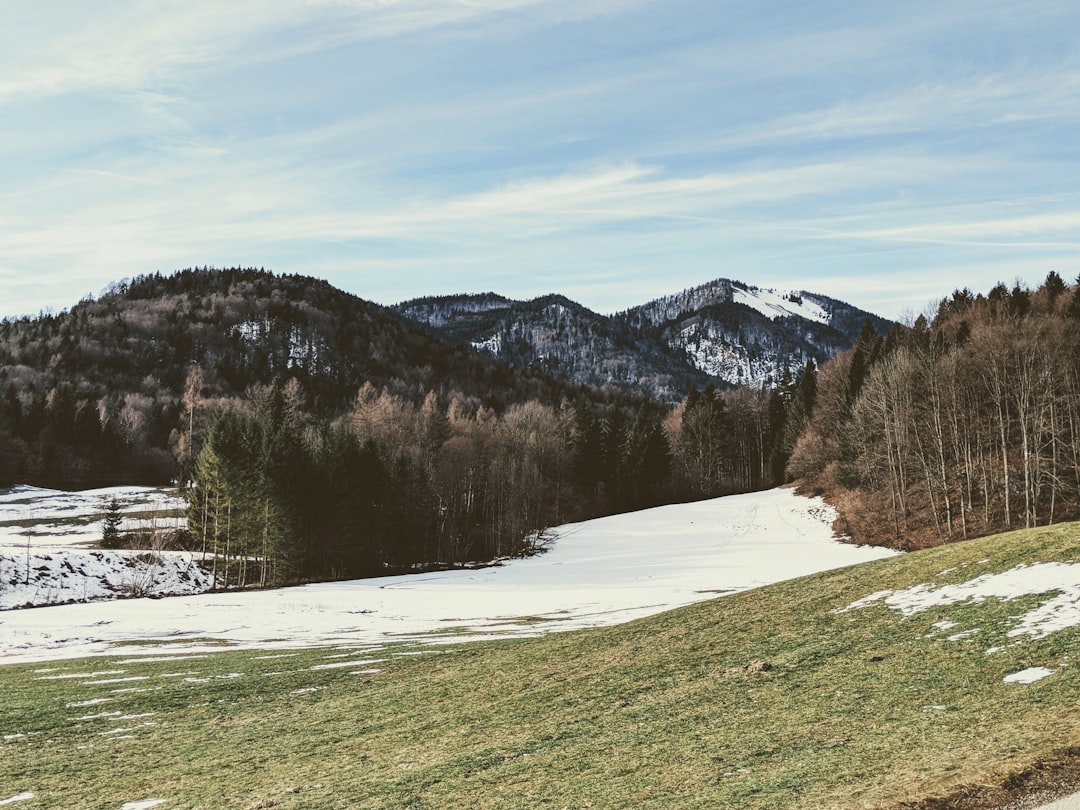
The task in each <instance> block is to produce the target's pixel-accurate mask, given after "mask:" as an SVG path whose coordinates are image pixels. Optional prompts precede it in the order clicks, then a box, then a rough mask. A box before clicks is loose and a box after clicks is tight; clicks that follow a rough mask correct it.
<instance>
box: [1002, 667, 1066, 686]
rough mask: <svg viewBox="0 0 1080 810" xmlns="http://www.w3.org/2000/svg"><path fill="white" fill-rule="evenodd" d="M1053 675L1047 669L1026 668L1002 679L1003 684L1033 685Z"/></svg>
mask: <svg viewBox="0 0 1080 810" xmlns="http://www.w3.org/2000/svg"><path fill="white" fill-rule="evenodd" d="M1053 674H1054V670H1052V669H1047V668H1046V667H1028V668H1027V669H1022V670H1020V671H1019V672H1014V673H1012V674H1011V675H1006V676H1005V677H1004V678H1002V681H1003V682H1004V683H1035V682H1036V681H1041V680H1042V679H1043V678H1048V677H1050V676H1051V675H1053Z"/></svg>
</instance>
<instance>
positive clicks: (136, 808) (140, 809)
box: [120, 799, 167, 810]
mask: <svg viewBox="0 0 1080 810" xmlns="http://www.w3.org/2000/svg"><path fill="white" fill-rule="evenodd" d="M166 801H167V800H166V799H143V800H142V801H138V802H124V803H123V804H122V805H121V806H120V810H150V809H151V808H152V807H158V806H160V805H162V804H165V802H166Z"/></svg>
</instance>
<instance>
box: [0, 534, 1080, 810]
mask: <svg viewBox="0 0 1080 810" xmlns="http://www.w3.org/2000/svg"><path fill="white" fill-rule="evenodd" d="M1049 561H1061V562H1064V563H1069V564H1070V565H1069V566H1067V567H1063V566H1058V567H1056V568H1055V569H1054V570H1056V571H1057V572H1058V574H1062V573H1064V576H1065V578H1066V579H1068V578H1069V577H1072V583H1074V584H1075V585H1076V586H1078V587H1080V564H1078V563H1080V524H1068V525H1062V526H1057V527H1053V528H1048V529H1039V530H1032V531H1026V532H1016V533H1011V534H1007V535H998V536H995V537H991V538H985V539H981V540H974V541H970V542H967V543H961V544H955V545H952V546H947V547H942V548H937V549H932V550H928V551H923V552H917V553H912V554H909V555H905V556H900V557H894V558H890V559H887V560H883V561H879V562H874V563H868V564H865V565H861V566H857V567H854V568H849V569H844V570H840V571H835V572H828V573H824V574H819V575H815V576H812V577H808V578H804V579H799V580H793V581H790V582H786V583H781V584H779V585H774V586H770V587H766V588H762V589H758V590H755V591H748V592H745V593H741V594H736V595H732V596H728V597H724V598H720V599H716V600H714V601H711V602H705V603H701V604H698V605H695V606H691V607H688V608H683V609H680V610H676V611H672V612H670V613H666V614H662V615H660V616H656V617H653V618H649V619H645V620H641V621H637V622H632V623H629V624H625V625H621V626H618V627H614V628H610V629H603V630H591V631H584V632H572V633H558V634H553V635H549V636H546V637H544V638H542V639H536V640H524V641H521V640H519V641H504V642H493V643H486V644H455V643H454V640H453V632H452V630H448V632H447V642H448V644H447V645H446V646H445V647H437V648H418V647H416V646H412V645H409V644H408V643H403V644H402V645H400V646H398V647H389V648H382V649H377V650H356V649H352V650H347V649H330V650H327V649H320V650H302V651H293V652H286V653H281V652H275V653H258V652H243V653H241V652H229V651H221V652H208V653H206V654H205V655H203V656H201V657H190V655H188V656H176V657H168V656H165V655H164V653H165V652H166V651H165V650H164V649H163V657H160V658H155V659H148V658H146V657H141V658H128V657H124V656H123V650H118V651H117V655H116V656H115V657H112V658H97V659H90V660H82V661H67V662H61V663H55V664H49V665H45V664H42V665H20V666H8V667H3V668H0V786H2V789H0V800H2V799H4V798H5V797H7V796H11V795H14V794H19V793H20V792H23V791H26V792H32V793H33V794H34V795H35V798H34V799H33V800H27V801H26V802H25V803H20V804H19V805H18V806H20V807H26V808H28V810H30V808H39V807H50V808H52V807H57V808H59V807H82V808H94V807H103V808H104V807H110V808H116V807H118V806H120V805H121V803H123V802H128V801H131V802H134V801H144V800H149V799H155V798H156V799H164V800H165V802H164V803H163V804H161V805H159V806H160V807H163V808H181V807H183V808H191V807H206V808H209V807H239V808H269V807H281V808H326V807H364V808H449V807H473V808H477V807H491V808H537V807H554V808H563V807H572V808H585V807H592V808H617V807H635V808H680V810H681V809H682V808H718V807H724V808H887V807H900V806H904V807H923V808H929V807H987V806H994V803H995V802H998V803H1000V802H1003V801H1004V800H1006V799H1008V797H1009V793H1010V790H1019V789H1023V788H1025V787H1030V785H1032V784H1036V783H1038V781H1039V780H1040V779H1041V778H1043V777H1044V776H1046V775H1047V774H1048V775H1049V777H1050V778H1054V779H1057V778H1059V777H1060V772H1061V769H1064V770H1065V771H1066V772H1067V771H1069V769H1070V768H1073V767H1074V766H1075V764H1076V761H1077V760H1076V755H1077V754H1078V753H1080V713H1078V712H1077V711H1076V707H1077V705H1080V672H1078V671H1077V666H1076V659H1077V657H1078V655H1080V627H1077V626H1075V625H1074V626H1072V627H1064V628H1063V629H1057V630H1055V631H1053V632H1047V633H1046V634H1045V635H1042V636H1041V637H1033V636H1031V635H1025V634H1016V633H1015V632H1014V633H1013V634H1011V635H1010V631H1014V630H1015V629H1016V628H1018V627H1020V626H1021V624H1022V622H1023V620H1024V619H1023V617H1024V616H1025V615H1027V614H1029V613H1030V612H1031V611H1033V610H1035V609H1036V608H1037V607H1039V606H1040V605H1044V604H1045V603H1047V602H1048V601H1050V600H1051V599H1052V598H1054V597H1056V596H1058V595H1059V594H1060V592H1061V589H1060V588H1057V589H1056V590H1053V591H1052V592H1045V593H1042V594H1032V593H1029V594H1027V595H1022V596H1018V597H1016V598H1012V599H1009V600H1003V599H1001V598H997V597H989V598H982V599H979V600H970V599H969V600H967V601H961V602H955V601H953V602H950V601H949V600H948V599H947V598H945V596H943V594H946V593H947V592H946V591H943V590H940V589H941V588H942V587H944V586H948V585H950V584H952V585H955V584H959V583H965V582H971V581H973V580H976V579H978V578H981V579H979V582H980V583H992V582H994V581H996V579H997V578H995V575H996V574H1001V573H1003V572H1010V571H1012V572H1015V571H1016V569H1017V567H1018V566H1027V568H1024V569H1021V570H1022V571H1027V572H1031V571H1032V570H1037V569H1034V568H1033V567H1034V566H1035V565H1036V564H1037V563H1044V562H1049ZM1073 571H1076V572H1077V574H1076V575H1073V574H1072V573H1071V572H1073ZM919 585H924V586H927V587H924V588H922V589H919V590H917V591H913V592H908V593H909V594H914V595H915V596H918V595H923V596H925V595H926V594H934V593H936V594H939V595H940V596H941V598H939V599H938V603H937V604H936V605H935V606H933V607H930V608H929V609H925V610H921V611H918V612H909V613H908V614H907V615H905V614H902V613H901V612H900V611H898V610H897V609H894V608H893V607H891V606H889V604H886V602H885V601H883V599H882V598H881V597H882V596H883V591H885V590H889V591H892V592H904V591H905V589H911V588H913V587H914V586H919ZM1069 587H1070V588H1072V587H1073V585H1072V584H1070V585H1069ZM871 595H877V596H878V598H877V599H874V600H866V597H868V596H871ZM859 600H863V602H862V603H861V604H863V605H864V606H862V607H856V608H852V609H847V608H851V606H852V605H853V604H854V603H857V602H859ZM909 604H910V603H909ZM1074 607H1075V605H1074ZM358 620H362V619H359V618H358ZM1074 620H1075V617H1074ZM1061 624H1068V622H1067V621H1066V622H1062V623H1061ZM1045 629H1046V627H1044V630H1045ZM1036 635H1038V632H1036ZM208 643H210V644H212V640H208ZM1034 666H1040V667H1045V668H1047V669H1048V670H1050V671H1051V672H1052V674H1050V675H1049V676H1048V677H1045V678H1043V679H1042V680H1039V681H1037V682H1034V683H1011V682H1006V680H1005V679H1006V677H1007V676H1009V675H1011V674H1013V673H1016V672H1019V671H1022V670H1025V669H1027V668H1029V667H1034ZM1073 772H1074V773H1075V770H1074V771H1073ZM4 791H7V792H6V793H5V792H4ZM935 797H937V798H935ZM928 800H929V801H928ZM917 802H921V803H918V804H916V803H917Z"/></svg>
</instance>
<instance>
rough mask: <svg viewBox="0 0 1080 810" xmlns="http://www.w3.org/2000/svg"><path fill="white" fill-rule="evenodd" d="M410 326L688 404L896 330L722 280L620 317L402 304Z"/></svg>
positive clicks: (528, 305)
mask: <svg viewBox="0 0 1080 810" xmlns="http://www.w3.org/2000/svg"><path fill="white" fill-rule="evenodd" d="M396 309H397V310H398V312H400V313H401V314H403V315H405V316H406V317H409V318H412V319H414V320H417V321H420V322H422V323H425V324H427V325H428V326H429V327H431V328H432V329H433V330H435V331H436V332H437V333H438V334H439V336H441V337H443V338H444V339H446V340H449V341H450V342H453V343H459V344H463V345H469V346H472V347H473V348H477V349H482V350H484V351H487V352H489V353H491V354H493V355H495V356H496V357H499V358H501V359H504V360H510V361H512V362H515V363H519V364H523V365H527V366H533V367H539V368H543V369H544V370H545V371H547V372H549V373H551V374H554V375H556V376H559V377H562V378H564V379H567V380H570V381H572V382H576V383H582V384H588V385H612V386H616V387H619V388H630V389H637V390H641V391H643V392H646V393H649V394H650V395H653V396H657V397H660V398H663V399H679V398H681V396H682V395H683V394H685V392H686V390H687V389H688V388H689V387H690V386H701V385H705V384H708V383H710V382H712V383H714V384H729V385H753V386H771V385H774V384H775V383H777V382H778V381H779V380H780V378H781V377H782V375H783V373H784V371H785V370H789V371H792V372H793V373H797V372H798V370H799V369H801V368H802V367H803V366H804V365H805V364H806V361H807V360H809V359H813V360H814V361H815V362H817V363H821V362H823V361H824V360H826V359H828V358H829V357H831V356H832V355H833V354H835V353H836V352H837V351H840V350H842V349H846V348H848V347H850V346H852V345H853V344H854V343H855V340H856V339H857V337H858V334H859V331H860V330H861V329H862V326H863V324H864V323H865V322H866V321H867V319H869V320H870V322H871V323H872V324H873V326H874V328H875V329H876V330H877V331H878V332H879V333H882V334H883V333H885V332H887V331H888V330H889V328H890V327H891V325H892V324H891V323H890V322H889V321H887V320H885V319H883V318H879V317H877V316H875V315H872V314H871V313H869V312H865V311H863V310H860V309H857V308H856V307H852V306H850V305H848V304H845V303H843V302H842V301H837V300H835V299H832V298H828V297H827V296H823V295H818V294H815V293H811V292H807V291H792V292H785V291H778V290H771V289H763V288H759V287H754V286H751V285H748V284H743V283H741V282H738V281H730V280H727V279H718V280H716V281H713V282H710V283H709V284H705V285H702V286H700V287H695V288H692V289H688V290H683V291H682V292H680V293H676V294H674V295H670V296H665V297H663V298H658V299H656V300H655V301H650V302H648V303H646V304H642V305H641V306H638V307H634V308H633V309H630V310H627V311H625V312H620V313H618V314H616V315H613V316H604V315H599V314H597V313H595V312H592V311H591V310H589V309H586V308H585V307H583V306H581V305H580V304H577V303H574V302H573V301H570V300H569V299H567V298H564V297H562V296H546V297H543V298H538V299H535V300H533V301H527V302H524V301H512V300H510V299H507V298H503V297H502V296H497V295H495V294H493V293H487V294H484V295H470V296H446V297H441V298H422V299H416V300H414V301H408V302H405V303H403V304H399V305H398V306H397V307H396Z"/></svg>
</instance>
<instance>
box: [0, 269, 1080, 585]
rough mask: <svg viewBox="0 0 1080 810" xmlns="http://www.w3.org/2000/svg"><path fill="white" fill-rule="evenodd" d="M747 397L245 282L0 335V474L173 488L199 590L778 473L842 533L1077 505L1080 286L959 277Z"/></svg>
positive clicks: (495, 552)
mask: <svg viewBox="0 0 1080 810" xmlns="http://www.w3.org/2000/svg"><path fill="white" fill-rule="evenodd" d="M777 376H778V378H779V383H778V384H777V385H775V386H773V387H772V388H770V389H763V388H732V387H730V386H723V385H719V386H717V385H707V386H704V387H700V388H699V387H692V388H691V389H690V390H689V391H688V392H687V394H686V396H685V397H684V398H683V399H682V400H681V401H679V402H676V403H671V402H663V401H658V400H656V399H654V398H652V397H649V396H647V395H645V394H643V393H641V392H640V391H634V390H632V389H627V388H616V387H612V386H602V387H596V386H588V385H581V384H575V383H572V382H570V381H569V380H566V379H563V380H560V379H556V378H554V377H552V376H550V375H549V374H548V373H547V372H546V371H545V370H543V369H535V368H523V367H521V366H517V365H513V364H511V363H507V362H503V361H499V360H496V359H495V358H493V357H491V356H488V355H485V354H484V353H483V352H479V351H475V350H472V349H470V348H469V347H467V346H461V345H456V346H455V345H450V344H447V343H445V342H443V341H442V340H440V339H439V337H438V336H437V335H436V334H434V333H433V332H432V331H430V330H429V329H427V328H426V327H425V326H424V325H422V324H418V323H416V322H413V321H410V320H408V319H406V318H404V317H402V316H401V315H400V314H399V313H396V312H394V311H393V310H390V309H388V308H384V307H379V306H377V305H374V304H370V303H368V302H365V301H362V300H361V299H358V298H356V297H354V296H350V295H347V294H345V293H342V292H341V291H338V290H335V289H334V288H332V287H331V286H330V285H329V284H327V283H325V282H322V281H318V280H315V279H311V278H305V277H302V276H277V275H274V274H272V273H268V272H266V271H263V270H239V269H234V270H210V269H205V268H204V269H201V270H198V269H197V270H186V271H181V272H179V273H176V274H173V275H171V276H162V275H160V274H154V275H151V276H144V277H140V278H137V279H134V280H131V281H126V282H122V283H118V284H116V285H114V286H113V288H111V289H109V290H107V291H106V292H105V293H103V294H102V295H101V296H100V297H99V298H98V299H96V300H95V299H89V298H88V299H86V300H84V301H82V302H80V303H79V304H78V305H76V306H75V307H73V308H72V309H71V310H70V311H68V312H64V313H61V314H59V315H54V314H41V315H40V316H37V317H32V318H19V319H6V320H4V321H2V322H0V485H6V484H12V483H38V484H45V485H54V486H56V485H59V486H69V487H73V488H74V487H79V486H82V487H85V486H93V485H101V484H106V483H116V482H138V483H164V482H167V481H172V480H175V481H177V482H178V483H179V485H180V486H181V487H182V488H183V490H184V492H185V493H186V498H187V502H188V521H187V523H188V535H187V538H186V542H187V543H188V544H189V545H190V547H192V548H195V549H199V550H205V551H207V552H208V553H212V559H213V560H214V561H215V562H214V565H215V566H217V569H218V570H217V571H216V574H217V577H218V580H217V581H218V582H221V583H224V584H228V585H236V586H248V585H257V584H258V585H265V584H274V583H287V582H297V581H305V580H314V579H327V578H341V577H355V576H364V575H373V574H381V573H388V572H398V571H405V570H416V569H418V568H423V567H428V566H452V565H459V564H467V563H475V562H482V561H488V560H491V559H494V558H498V557H504V556H511V555H519V554H523V553H529V552H531V551H533V550H536V549H537V548H538V547H539V546H542V544H543V543H544V535H543V531H544V529H546V528H547V527H551V526H555V525H559V524H562V523H566V522H569V521H575V520H581V519H585V518H589V517H595V516H598V515H603V514H610V513H614V512H620V511H627V510H633V509H639V508H644V507H649V506H655V505H659V504H663V503H671V502H677V501H685V500H693V499H699V498H706V497H712V496H716V495H721V494H727V493H734V492H743V491H750V490H754V489H759V488H763V487H768V486H773V485H775V484H778V483H781V482H784V481H794V482H796V483H797V484H798V485H800V486H801V487H802V488H804V489H805V490H809V491H814V492H819V493H823V494H825V495H826V496H827V497H829V498H830V499H831V500H832V501H833V502H834V503H835V504H836V505H837V506H838V507H839V509H840V512H841V516H842V521H843V523H844V525H843V526H842V528H843V529H844V530H845V531H847V532H849V533H850V534H852V536H853V537H854V538H855V539H856V540H857V541H859V542H870V543H877V544H888V545H893V546H897V547H901V548H914V547H919V546H925V545H932V544H936V543H941V542H948V541H950V540H955V539H962V538H965V537H973V536H976V535H980V534H987V533H990V532H993V531H998V530H1000V529H1007V528H1015V527H1022V526H1033V525H1040V524H1044V523H1050V522H1055V521H1060V520H1065V519H1073V518H1076V517H1077V516H1078V508H1080V285H1075V286H1072V287H1070V286H1069V285H1067V284H1066V283H1065V282H1064V281H1063V280H1062V279H1061V277H1060V276H1058V275H1057V274H1055V273H1051V274H1050V275H1049V276H1048V277H1047V279H1046V281H1045V282H1044V283H1043V285H1042V286H1040V287H1039V288H1038V289H1037V290H1034V291H1031V290H1028V289H1025V288H1023V287H1022V286H1020V285H1016V286H1014V287H1013V288H1011V289H1010V288H1008V287H1006V286H1004V285H998V286H997V287H995V288H994V289H993V290H991V291H990V292H989V293H988V294H985V295H983V294H978V295H976V294H974V293H972V292H970V291H967V290H964V291H957V292H956V293H954V294H953V295H952V296H951V297H950V298H947V299H945V300H944V301H942V302H941V305H940V306H939V308H938V311H937V312H936V314H935V315H934V317H933V318H927V317H920V318H919V319H918V320H916V321H915V322H914V323H913V324H910V325H906V326H896V327H894V328H893V329H892V330H891V331H889V332H888V333H886V334H882V333H880V332H879V331H877V329H876V328H875V325H874V324H873V323H871V322H870V321H867V323H866V325H865V326H864V329H863V331H862V333H861V334H860V336H859V338H858V341H857V342H856V343H855V345H854V346H853V347H852V348H851V349H850V350H847V351H842V352H840V353H839V354H836V355H835V356H834V357H833V358H832V359H831V360H828V361H827V362H825V363H824V364H822V365H821V367H820V368H819V367H818V366H817V365H816V364H815V363H814V361H813V360H808V361H807V362H806V363H805V365H804V366H803V367H801V368H800V369H796V370H795V371H794V373H790V372H784V373H782V374H778V375H777Z"/></svg>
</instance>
